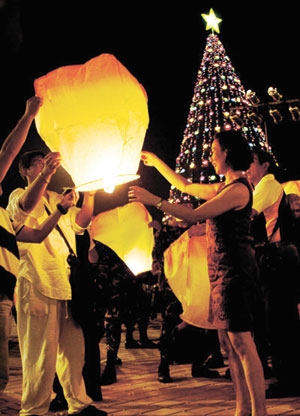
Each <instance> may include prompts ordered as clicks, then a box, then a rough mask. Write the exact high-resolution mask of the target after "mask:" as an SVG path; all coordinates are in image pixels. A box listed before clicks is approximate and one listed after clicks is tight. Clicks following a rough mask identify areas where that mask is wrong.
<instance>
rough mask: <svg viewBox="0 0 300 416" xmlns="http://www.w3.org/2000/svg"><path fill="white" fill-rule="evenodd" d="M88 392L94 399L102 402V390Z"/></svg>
mask: <svg viewBox="0 0 300 416" xmlns="http://www.w3.org/2000/svg"><path fill="white" fill-rule="evenodd" d="M86 394H87V395H88V396H89V397H90V398H91V399H92V400H93V401H94V402H102V400H103V398H102V393H101V390H98V391H93V392H89V391H88V390H87V391H86Z"/></svg>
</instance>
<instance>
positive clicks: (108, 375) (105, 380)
mask: <svg viewBox="0 0 300 416" xmlns="http://www.w3.org/2000/svg"><path fill="white" fill-rule="evenodd" d="M116 381H117V374H116V369H115V366H114V365H113V364H111V363H109V364H106V367H105V369H104V371H103V374H102V376H101V386H109V385H110V384H114V383H115V382H116Z"/></svg>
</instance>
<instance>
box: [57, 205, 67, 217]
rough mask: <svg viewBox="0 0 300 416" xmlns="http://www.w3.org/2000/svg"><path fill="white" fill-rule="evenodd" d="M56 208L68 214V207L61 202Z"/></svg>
mask: <svg viewBox="0 0 300 416" xmlns="http://www.w3.org/2000/svg"><path fill="white" fill-rule="evenodd" d="M56 208H57V209H58V211H60V212H61V213H62V214H63V215H66V213H67V212H68V210H67V209H65V208H64V207H63V206H62V205H61V204H57V205H56Z"/></svg>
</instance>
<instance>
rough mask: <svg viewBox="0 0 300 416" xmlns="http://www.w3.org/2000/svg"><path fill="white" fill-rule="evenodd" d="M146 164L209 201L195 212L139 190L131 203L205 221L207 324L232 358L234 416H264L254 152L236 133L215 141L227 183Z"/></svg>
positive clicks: (151, 160)
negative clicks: (257, 338) (257, 330)
mask: <svg viewBox="0 0 300 416" xmlns="http://www.w3.org/2000/svg"><path fill="white" fill-rule="evenodd" d="M142 159H143V160H144V163H146V164H148V165H150V166H151V165H152V166H154V167H156V168H157V169H158V170H159V172H160V173H161V174H162V175H163V176H164V177H165V178H166V179H167V180H168V181H169V182H170V183H171V184H172V185H173V186H175V187H176V188H177V189H179V190H181V191H182V192H185V193H188V194H190V195H194V196H197V197H198V198H200V199H204V200H206V201H207V202H205V203H204V204H202V205H201V206H200V207H198V208H196V209H191V208H189V207H185V206H183V205H181V204H171V203H168V202H167V201H165V200H163V199H162V198H160V197H158V196H156V195H153V194H152V193H150V192H148V191H147V190H145V189H143V188H140V187H138V186H132V187H130V191H129V200H130V201H139V202H142V203H144V204H146V205H153V206H156V207H157V208H159V209H161V210H163V211H164V212H166V213H168V214H170V215H173V216H175V217H176V218H180V219H182V220H185V221H189V222H193V223H196V222H197V221H204V220H206V223H207V233H206V234H207V240H208V273H209V278H210V285H211V295H210V316H209V321H210V322H211V324H213V325H214V326H215V327H216V328H217V329H218V334H219V339H220V343H221V346H222V347H223V348H224V350H225V352H226V353H227V354H228V359H229V365H230V371H231V377H232V381H233V384H234V387H235V393H236V412H235V416H248V415H249V414H251V415H252V416H265V415H267V411H266V406H265V383H264V374H263V368H262V364H261V361H260V358H259V356H258V353H257V350H256V346H255V343H254V340H253V338H252V334H251V332H252V330H253V326H254V322H253V320H254V315H255V308H256V299H257V297H258V296H259V295H260V292H259V282H258V268H257V264H256V259H255V252H254V250H253V239H252V237H251V234H250V225H251V213H252V187H251V185H250V183H249V181H248V179H247V177H246V175H245V171H246V170H247V169H248V168H249V166H250V163H251V161H252V154H251V151H250V148H249V146H248V143H247V141H246V139H245V138H243V137H242V136H241V133H240V132H238V131H234V130H231V131H222V132H220V133H218V134H216V135H215V137H214V140H213V143H212V156H211V160H212V164H213V166H214V168H215V170H216V173H217V174H218V175H220V174H223V175H225V182H224V183H217V184H199V183H190V182H189V181H187V179H185V178H184V177H182V176H181V175H179V174H177V173H176V172H174V171H173V170H172V169H170V168H169V167H168V166H167V165H166V164H165V163H164V162H162V161H161V160H160V159H158V158H157V157H156V156H155V155H153V154H150V153H148V152H143V153H142Z"/></svg>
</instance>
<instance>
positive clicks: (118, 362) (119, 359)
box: [115, 357, 122, 365]
mask: <svg viewBox="0 0 300 416" xmlns="http://www.w3.org/2000/svg"><path fill="white" fill-rule="evenodd" d="M115 365H122V360H121V358H119V357H116V358H115Z"/></svg>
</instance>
